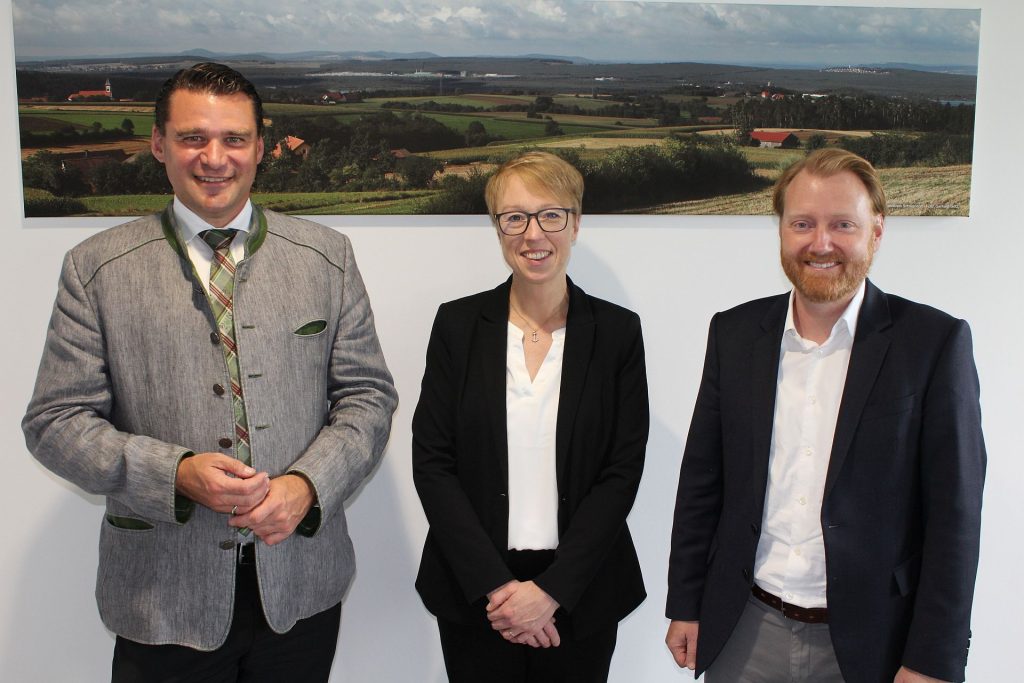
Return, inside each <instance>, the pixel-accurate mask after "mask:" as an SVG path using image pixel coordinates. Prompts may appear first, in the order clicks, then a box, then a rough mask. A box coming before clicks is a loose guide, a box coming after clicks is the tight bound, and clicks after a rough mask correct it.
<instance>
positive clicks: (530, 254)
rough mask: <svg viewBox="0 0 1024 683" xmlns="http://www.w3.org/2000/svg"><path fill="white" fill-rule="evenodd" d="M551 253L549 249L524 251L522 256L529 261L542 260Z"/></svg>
mask: <svg viewBox="0 0 1024 683" xmlns="http://www.w3.org/2000/svg"><path fill="white" fill-rule="evenodd" d="M550 255H551V252H550V251H525V252H523V257H524V258H527V259H529V260H531V261H543V260H544V259H546V258H547V257H548V256H550Z"/></svg>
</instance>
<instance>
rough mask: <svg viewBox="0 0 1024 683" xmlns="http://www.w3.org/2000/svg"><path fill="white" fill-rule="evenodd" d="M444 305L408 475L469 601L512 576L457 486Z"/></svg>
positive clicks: (452, 374)
mask: <svg viewBox="0 0 1024 683" xmlns="http://www.w3.org/2000/svg"><path fill="white" fill-rule="evenodd" d="M446 310H447V308H446V306H442V307H441V308H440V309H439V310H438V312H437V316H436V317H435V319H434V325H433V328H432V329H431V331H430V341H429V342H428V343H427V358H426V367H425V368H424V371H423V382H422V387H421V389H420V398H419V402H418V403H417V405H416V411H415V413H414V415H413V418H412V473H413V482H414V483H415V485H416V491H417V493H418V494H419V497H420V502H421V503H422V505H423V512H424V513H425V514H426V516H427V521H428V522H429V524H430V537H431V538H432V539H433V540H434V541H436V543H437V544H438V546H439V547H440V550H441V553H442V554H443V555H444V558H445V560H446V561H447V563H448V565H449V566H450V567H451V569H452V571H453V572H454V573H455V577H456V580H457V581H458V583H459V587H460V588H461V590H462V593H463V595H464V596H465V598H466V602H468V603H471V604H472V603H474V602H476V601H477V600H479V599H480V598H481V597H484V596H485V595H487V593H489V592H491V591H493V590H495V589H496V588H499V587H500V586H502V585H504V584H505V583H507V582H509V581H511V580H512V579H514V578H515V577H514V576H513V575H512V572H511V571H509V569H508V567H507V566H506V564H505V561H504V559H503V558H502V554H501V553H500V552H499V550H498V548H497V547H496V546H495V545H494V542H493V541H492V540H491V538H490V536H488V534H487V531H486V530H485V529H484V527H483V525H482V524H481V523H480V519H479V517H478V516H477V514H476V511H475V510H474V509H473V504H472V503H471V502H470V500H469V497H468V496H467V495H466V492H465V491H464V490H463V488H462V483H461V482H460V480H459V475H458V459H457V448H458V444H456V438H455V429H456V410H457V405H456V401H457V396H458V393H459V386H458V382H459V378H458V376H457V375H458V373H457V372H456V370H455V365H456V364H455V362H454V359H453V357H452V356H453V352H454V349H453V345H452V341H451V339H450V337H451V334H452V333H451V332H450V331H449V329H448V325H446V314H445V312H446Z"/></svg>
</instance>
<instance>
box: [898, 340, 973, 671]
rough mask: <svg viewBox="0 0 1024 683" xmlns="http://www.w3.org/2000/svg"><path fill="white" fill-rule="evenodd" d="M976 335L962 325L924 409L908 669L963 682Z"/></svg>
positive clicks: (969, 568) (942, 359) (968, 614)
mask: <svg viewBox="0 0 1024 683" xmlns="http://www.w3.org/2000/svg"><path fill="white" fill-rule="evenodd" d="M979 392H980V390H979V385H978V373H977V370H976V368H975V365H974V355H973V350H972V344H971V332H970V328H969V327H968V326H967V323H966V322H964V321H962V320H960V321H957V323H956V326H955V327H954V329H953V331H952V333H951V334H950V336H949V338H948V339H947V340H946V344H945V348H944V349H943V351H942V353H941V355H940V356H939V360H938V362H937V363H936V366H935V369H934V372H933V374H932V378H931V381H930V383H929V386H928V389H927V392H926V394H925V399H924V404H923V411H924V412H923V424H922V427H921V496H922V501H921V502H922V510H923V518H924V543H923V546H922V555H921V574H920V579H919V582H918V587H917V597H916V598H915V601H914V616H913V620H912V622H911V625H910V631H909V633H908V635H907V643H906V646H905V648H904V651H903V664H904V665H905V666H907V667H908V668H910V669H913V670H914V671H918V672H920V673H923V674H926V675H928V676H933V677H935V678H939V679H941V680H945V681H962V680H964V669H965V667H966V664H967V649H968V646H969V643H970V635H971V632H970V619H971V603H972V601H973V597H974V581H975V576H976V574H977V569H978V545H979V536H980V525H981V500H982V489H983V486H984V481H985V465H986V454H985V441H984V437H983V436H982V431H981V408H980V402H979Z"/></svg>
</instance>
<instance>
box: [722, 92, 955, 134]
mask: <svg viewBox="0 0 1024 683" xmlns="http://www.w3.org/2000/svg"><path fill="white" fill-rule="evenodd" d="M728 116H729V118H730V119H731V121H732V123H733V125H735V126H736V128H738V129H739V130H741V131H743V130H745V131H750V130H753V129H755V128H820V129H825V130H912V131H919V132H931V133H951V134H962V135H969V134H971V133H972V132H973V130H974V106H973V105H967V104H963V105H958V106H954V105H951V104H943V103H939V102H932V101H923V100H919V101H913V100H908V99H903V98H894V97H873V96H857V97H847V96H842V95H827V96H825V97H820V98H810V97H801V96H786V97H785V98H783V99H779V100H771V99H762V98H754V97H748V98H744V99H742V100H740V101H738V102H736V103H735V104H734V105H732V106H731V107H730V108H729V114H728Z"/></svg>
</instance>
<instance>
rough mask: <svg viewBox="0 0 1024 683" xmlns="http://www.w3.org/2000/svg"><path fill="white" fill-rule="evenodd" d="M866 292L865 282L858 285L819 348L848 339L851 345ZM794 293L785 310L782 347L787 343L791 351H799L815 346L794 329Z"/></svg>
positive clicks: (792, 292) (790, 296)
mask: <svg viewBox="0 0 1024 683" xmlns="http://www.w3.org/2000/svg"><path fill="white" fill-rule="evenodd" d="M866 291H867V280H864V281H863V282H861V283H860V287H858V288H857V292H856V293H855V294H854V295H853V298H852V299H850V303H849V304H847V306H846V309H845V310H844V311H843V314H842V315H841V316H839V320H837V321H836V324H835V325H833V326H832V331H831V332H830V333H829V335H828V339H826V340H825V343H824V344H822V345H821V348H825V347H828V346H831V345H833V344H834V343H835V342H836V340H838V339H840V338H844V339H848V340H849V342H850V343H851V344H852V343H853V338H854V336H856V334H857V318H859V317H860V309H861V306H862V305H863V304H864V293H865V292H866ZM794 296H795V291H791V292H790V293H789V306H787V308H786V326H785V327H784V328H783V331H782V340H783V345H785V344H787V343H788V342H792V343H793V344H794V347H793V349H792V350H799V349H800V348H802V347H806V346H808V345H809V346H817V345H816V344H813V342H808V341H806V340H805V339H804V338H803V337H801V336H800V333H799V332H798V331H797V329H796V321H795V320H794V319H793V298H794Z"/></svg>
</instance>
